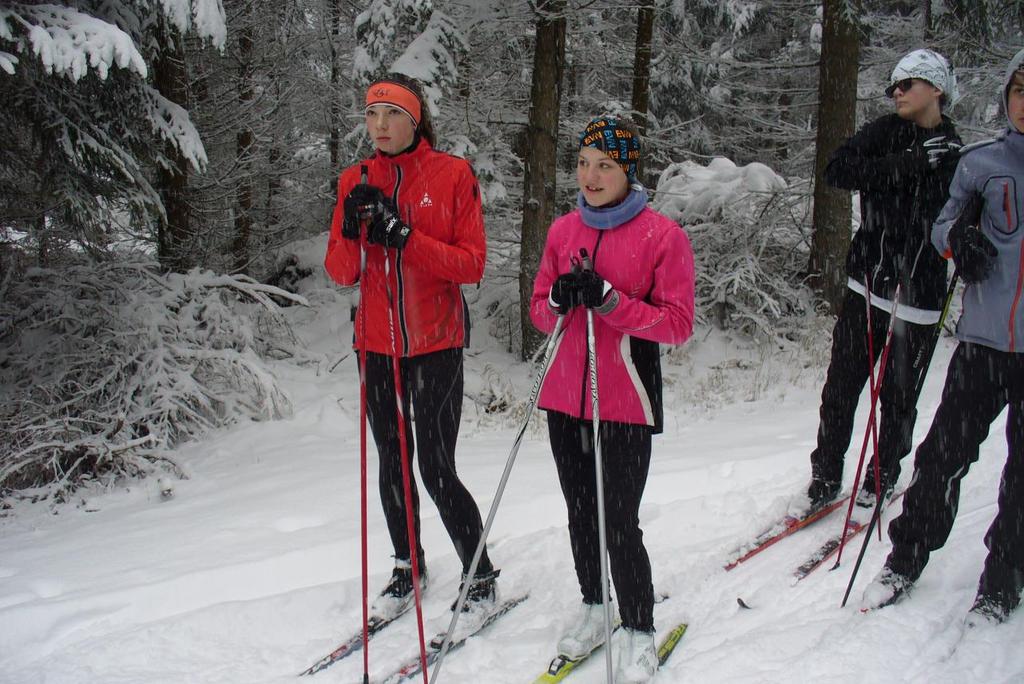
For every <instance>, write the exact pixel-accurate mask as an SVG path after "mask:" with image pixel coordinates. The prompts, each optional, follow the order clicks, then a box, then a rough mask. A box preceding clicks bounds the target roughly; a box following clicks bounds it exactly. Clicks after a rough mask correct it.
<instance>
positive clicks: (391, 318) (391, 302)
mask: <svg viewBox="0 0 1024 684" xmlns="http://www.w3.org/2000/svg"><path fill="white" fill-rule="evenodd" d="M396 251H397V250H396ZM384 286H385V289H386V291H387V296H388V328H389V332H390V334H391V368H392V370H393V371H394V376H395V411H396V417H397V419H398V446H399V450H400V453H401V461H402V488H403V490H404V491H405V525H406V529H407V533H408V536H409V558H410V561H411V563H412V591H413V597H414V599H415V602H416V627H417V629H418V631H419V638H420V665H421V668H420V671H421V672H422V673H423V684H429V682H428V680H427V646H426V640H425V637H424V634H423V606H422V597H421V594H420V564H419V554H418V553H417V550H418V548H419V547H418V545H417V543H416V522H415V516H414V515H413V510H412V473H411V469H410V467H409V444H408V439H407V436H406V434H405V402H404V401H403V397H402V369H401V366H400V364H399V360H398V341H397V337H398V336H397V335H396V333H395V312H394V308H395V306H396V302H395V298H394V293H393V292H392V290H391V250H390V249H388V248H387V247H384Z"/></svg>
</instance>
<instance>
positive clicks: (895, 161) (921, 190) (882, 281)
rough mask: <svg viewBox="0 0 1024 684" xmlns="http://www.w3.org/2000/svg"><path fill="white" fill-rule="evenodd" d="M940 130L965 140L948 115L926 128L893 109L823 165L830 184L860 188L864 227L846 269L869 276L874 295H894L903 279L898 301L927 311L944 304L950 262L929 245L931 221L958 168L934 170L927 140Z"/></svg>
mask: <svg viewBox="0 0 1024 684" xmlns="http://www.w3.org/2000/svg"><path fill="white" fill-rule="evenodd" d="M936 136H946V137H947V138H952V139H953V140H955V141H956V142H960V138H959V136H958V135H957V133H956V129H955V128H954V127H953V123H952V122H951V121H950V120H949V119H948V118H946V117H945V116H943V117H942V123H941V124H939V125H938V126H936V127H935V128H931V129H925V128H921V127H920V126H917V125H916V124H914V123H913V122H912V121H906V120H904V119H901V118H900V117H899V116H897V115H896V114H889V115H887V116H883V117H881V118H879V119H876V120H875V121H872V122H871V123H868V124H866V125H864V126H863V127H862V128H861V129H860V130H859V131H857V132H856V133H855V134H854V135H853V136H852V137H851V138H849V139H848V140H846V142H844V143H843V144H842V145H840V146H839V147H838V148H837V149H836V151H835V152H833V153H832V157H831V158H830V159H829V162H828V166H827V167H826V168H825V180H826V181H827V182H828V184H829V185H831V186H833V187H836V188H842V189H845V190H859V191H860V217H861V219H860V228H859V229H858V230H857V233H856V234H855V235H854V236H853V241H852V242H851V244H850V251H849V252H848V253H847V255H846V274H847V275H848V276H849V277H850V278H851V279H853V280H855V281H856V282H858V283H863V282H864V277H865V276H868V277H869V278H870V284H871V292H872V294H874V295H878V296H881V297H885V298H886V299H888V300H890V301H891V300H892V297H893V295H894V293H895V291H896V284H897V282H899V280H900V279H902V282H903V285H902V289H901V291H900V293H901V294H900V303H901V304H907V305H910V306H913V307H915V308H918V309H924V310H930V311H938V310H941V309H942V304H943V299H944V296H945V292H946V260H945V259H943V258H942V257H941V256H940V255H939V254H938V252H936V251H935V250H934V249H932V247H931V244H930V239H931V227H932V223H933V222H934V221H935V219H936V217H938V215H939V211H941V210H942V206H943V205H944V204H945V202H946V199H947V198H948V197H949V183H950V181H951V180H952V178H953V171H954V170H955V165H954V164H946V165H943V166H940V167H939V168H938V169H931V168H929V166H928V164H927V157H926V155H925V154H924V149H923V147H922V144H923V143H924V141H926V140H928V139H929V138H934V137H936Z"/></svg>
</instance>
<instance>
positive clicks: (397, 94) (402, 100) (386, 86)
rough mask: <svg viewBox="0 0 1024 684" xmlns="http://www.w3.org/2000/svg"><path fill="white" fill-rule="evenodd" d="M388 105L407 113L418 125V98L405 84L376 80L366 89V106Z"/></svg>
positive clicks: (419, 112)
mask: <svg viewBox="0 0 1024 684" xmlns="http://www.w3.org/2000/svg"><path fill="white" fill-rule="evenodd" d="M373 105H388V106H389V107H394V108H396V109H401V110H402V111H403V112H405V113H406V114H408V115H409V118H410V119H412V123H413V125H414V126H419V125H420V114H421V110H420V99H419V98H418V97H416V93H414V92H412V91H411V90H409V89H408V88H406V87H405V86H402V85H399V84H397V83H392V82H391V81H378V82H376V83H374V84H373V85H371V86H370V88H369V89H368V90H367V91H366V108H367V109H369V108H370V107H372V106H373Z"/></svg>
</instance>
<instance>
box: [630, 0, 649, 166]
mask: <svg viewBox="0 0 1024 684" xmlns="http://www.w3.org/2000/svg"><path fill="white" fill-rule="evenodd" d="M653 36H654V0H640V5H639V7H638V8H637V11H636V50H635V51H634V57H633V102H632V108H633V111H634V112H635V113H636V126H637V128H638V129H639V130H640V134H641V135H645V134H646V133H647V110H648V104H649V101H650V90H651V39H652V38H653ZM637 176H638V177H639V178H641V179H644V159H643V157H642V156H641V157H640V159H639V160H637ZM647 184H649V183H647V182H646V180H645V185H647Z"/></svg>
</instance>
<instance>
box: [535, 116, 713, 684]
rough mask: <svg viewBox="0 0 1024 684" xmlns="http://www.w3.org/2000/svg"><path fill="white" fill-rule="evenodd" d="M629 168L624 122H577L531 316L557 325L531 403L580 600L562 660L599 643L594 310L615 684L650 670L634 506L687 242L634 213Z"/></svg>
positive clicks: (652, 660)
mask: <svg viewBox="0 0 1024 684" xmlns="http://www.w3.org/2000/svg"><path fill="white" fill-rule="evenodd" d="M639 159H640V139H639V135H638V133H637V131H636V127H635V126H634V125H633V123H632V122H631V121H629V120H626V119H619V118H616V117H611V116H603V117H598V118H596V119H593V120H592V121H591V122H590V123H589V124H587V127H586V129H585V130H584V131H583V133H582V134H581V135H580V150H579V159H578V160H577V167H576V179H577V182H578V184H579V188H580V193H579V199H578V208H577V209H576V210H575V211H573V212H571V213H569V214H566V215H565V216H562V217H560V218H558V219H556V220H555V222H554V223H552V224H551V227H550V229H549V230H548V238H547V244H546V245H545V247H544V255H543V257H542V258H541V263H540V269H539V271H538V273H537V279H536V281H535V282H534V287H533V298H532V302H531V309H530V314H531V318H532V320H533V323H534V325H536V326H537V328H539V329H540V330H542V331H544V332H547V333H550V332H551V331H552V330H554V327H555V322H556V320H557V319H558V317H559V316H564V317H565V320H564V322H563V333H562V334H561V336H560V339H559V340H558V342H557V347H556V349H555V352H554V356H553V358H552V361H551V365H550V367H549V369H548V372H547V374H546V376H545V378H544V383H543V386H542V387H541V392H540V398H539V403H538V405H539V406H540V407H541V408H543V409H546V410H547V416H548V430H549V433H550V438H551V450H552V453H553V454H554V458H555V465H556V467H557V469H558V478H559V482H560V484H561V487H562V493H563V495H564V496H565V502H566V507H567V508H568V513H569V538H570V541H571V545H572V553H573V559H574V561H575V565H576V575H577V578H578V579H579V583H580V590H581V592H582V594H583V606H582V609H581V610H580V612H579V615H578V617H577V619H576V620H575V621H574V622H573V623H572V624H571V625H570V626H569V629H568V630H567V631H566V633H565V634H564V635H563V636H562V638H561V640H560V641H559V644H558V649H559V653H560V654H561V655H563V656H565V657H567V658H570V659H576V658H580V657H582V656H583V655H585V654H587V653H589V652H590V651H592V650H593V649H594V648H596V647H597V646H599V645H600V644H601V643H602V642H603V641H604V617H603V612H602V608H601V594H602V592H601V573H600V553H599V550H598V528H597V500H596V483H595V472H594V453H593V441H594V440H593V424H592V422H591V421H592V411H591V402H590V384H589V369H588V358H587V309H591V310H593V313H594V334H595V339H596V354H597V369H598V375H599V388H600V405H599V412H600V430H601V453H602V456H603V464H604V482H605V483H606V484H605V487H604V489H605V508H606V525H607V539H608V553H609V557H610V564H611V576H612V581H613V582H614V585H615V592H616V594H617V596H618V600H619V613H620V615H621V617H622V626H623V627H624V628H625V629H624V630H622V633H623V635H622V638H617V639H616V642H617V643H616V644H614V645H613V647H614V648H615V655H616V660H617V662H618V666H617V674H616V681H617V682H619V681H625V682H643V681H647V680H648V679H650V677H652V676H653V675H654V670H655V668H656V665H657V657H656V655H655V647H654V617H653V614H654V590H653V586H652V583H651V564H650V560H649V559H648V556H647V550H646V549H645V548H644V544H643V532H642V531H641V530H640V520H639V510H640V499H641V496H642V495H643V490H644V485H645V483H646V481H647V471H648V467H649V465H650V460H651V435H653V434H655V433H658V432H661V429H662V422H663V416H662V401H661V366H660V359H659V349H658V345H659V343H666V344H680V343H682V342H684V341H685V340H686V339H687V338H689V337H690V333H691V332H692V328H693V287H694V268H693V252H692V250H691V249H690V242H689V239H688V238H687V236H686V233H685V232H684V231H683V230H682V228H680V226H679V225H678V224H676V223H675V222H674V221H672V220H671V219H669V218H667V217H665V216H663V215H661V214H659V213H657V212H656V211H653V210H652V209H649V208H648V207H647V193H646V191H645V190H644V188H643V186H642V185H640V184H639V183H638V182H637V180H636V175H637V163H638V162H639ZM587 257H588V258H589V263H587V259H586V258H587ZM581 264H586V265H587V266H592V270H581V269H580V265H581Z"/></svg>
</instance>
